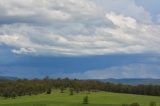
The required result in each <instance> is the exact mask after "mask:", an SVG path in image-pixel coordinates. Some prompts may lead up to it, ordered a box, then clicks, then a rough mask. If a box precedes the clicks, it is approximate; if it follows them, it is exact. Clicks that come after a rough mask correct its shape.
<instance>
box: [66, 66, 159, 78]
mask: <svg viewBox="0 0 160 106" xmlns="http://www.w3.org/2000/svg"><path fill="white" fill-rule="evenodd" d="M64 76H69V77H71V78H81V79H107V78H159V77H160V71H159V65H151V64H129V65H125V66H114V67H110V68H106V69H102V70H90V71H86V72H84V73H73V74H66V75H64Z"/></svg>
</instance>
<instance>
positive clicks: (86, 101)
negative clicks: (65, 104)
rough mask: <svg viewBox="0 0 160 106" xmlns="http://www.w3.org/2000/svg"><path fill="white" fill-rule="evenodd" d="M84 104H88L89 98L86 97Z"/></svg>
mask: <svg viewBox="0 0 160 106" xmlns="http://www.w3.org/2000/svg"><path fill="white" fill-rule="evenodd" d="M83 104H88V96H85V97H84V98H83Z"/></svg>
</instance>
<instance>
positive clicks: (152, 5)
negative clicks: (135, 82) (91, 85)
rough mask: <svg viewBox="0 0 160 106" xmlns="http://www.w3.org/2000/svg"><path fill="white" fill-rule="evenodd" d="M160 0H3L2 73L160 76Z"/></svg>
mask: <svg viewBox="0 0 160 106" xmlns="http://www.w3.org/2000/svg"><path fill="white" fill-rule="evenodd" d="M159 5H160V1H158V0H153V1H151V0H117V1H113V0H53V1H50V0H41V1H38V0H12V1H9V0H8V1H5V0H0V12H1V15H0V76H8V77H16V78H27V79H33V78H44V77H46V76H48V77H50V78H66V77H68V78H71V79H74V78H76V79H160V46H159V45H160V7H159Z"/></svg>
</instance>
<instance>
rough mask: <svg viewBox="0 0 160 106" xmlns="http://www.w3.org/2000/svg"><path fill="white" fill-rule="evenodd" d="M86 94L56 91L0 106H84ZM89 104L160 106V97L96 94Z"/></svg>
mask: <svg viewBox="0 0 160 106" xmlns="http://www.w3.org/2000/svg"><path fill="white" fill-rule="evenodd" d="M85 95H87V94H86V93H79V94H75V95H73V96H70V95H69V92H67V91H66V92H65V93H63V94H62V93H60V92H59V90H54V91H53V92H52V94H51V95H46V94H41V95H37V96H24V97H18V98H16V99H4V98H0V106H84V105H83V104H82V99H83V97H84V96H85ZM88 96H89V104H88V105H86V106H120V104H123V103H133V102H138V103H140V104H141V106H149V105H148V104H149V103H150V101H155V102H157V106H160V97H154V96H141V95H130V94H118V93H108V92H96V93H91V94H88Z"/></svg>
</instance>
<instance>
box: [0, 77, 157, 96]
mask: <svg viewBox="0 0 160 106" xmlns="http://www.w3.org/2000/svg"><path fill="white" fill-rule="evenodd" d="M65 88H71V89H72V90H73V91H74V92H77V93H78V92H81V91H88V92H96V91H110V92H117V93H129V94H140V95H152V96H160V86H159V85H138V86H131V85H123V84H113V83H105V82H100V81H94V80H77V79H74V80H71V79H68V78H65V79H49V78H48V77H46V78H44V79H33V80H27V79H23V80H22V79H19V80H3V81H0V96H2V97H6V98H15V97H16V96H24V95H36V94H40V93H50V91H51V90H52V89H61V90H62V92H63V89H65Z"/></svg>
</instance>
